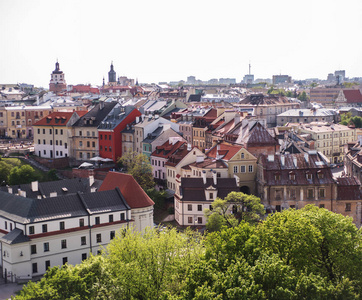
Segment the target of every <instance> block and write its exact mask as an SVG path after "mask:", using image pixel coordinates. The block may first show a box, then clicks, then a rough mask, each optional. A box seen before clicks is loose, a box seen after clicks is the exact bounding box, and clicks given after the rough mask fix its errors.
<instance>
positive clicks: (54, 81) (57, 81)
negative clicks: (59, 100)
mask: <svg viewBox="0 0 362 300" xmlns="http://www.w3.org/2000/svg"><path fill="white" fill-rule="evenodd" d="M50 76H51V77H50V83H49V91H50V92H54V93H60V92H63V91H65V90H66V89H67V84H66V82H65V77H64V73H63V71H60V69H59V63H58V61H57V62H56V63H55V70H54V71H53V72H52V73H51V74H50Z"/></svg>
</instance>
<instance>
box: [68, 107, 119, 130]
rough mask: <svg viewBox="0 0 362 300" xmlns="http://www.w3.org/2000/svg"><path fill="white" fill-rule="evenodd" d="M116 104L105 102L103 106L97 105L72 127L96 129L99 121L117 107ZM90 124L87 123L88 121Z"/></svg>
mask: <svg viewBox="0 0 362 300" xmlns="http://www.w3.org/2000/svg"><path fill="white" fill-rule="evenodd" d="M117 103H118V102H116V101H112V102H105V103H103V104H101V103H98V104H97V105H96V106H95V107H94V108H92V109H91V110H90V111H89V112H88V113H86V114H85V115H84V116H82V117H81V118H80V119H79V120H78V121H77V122H75V123H74V125H73V126H74V127H97V126H98V125H99V124H100V123H101V121H103V120H104V118H105V117H107V115H108V114H109V113H110V111H111V110H112V109H113V108H114V107H115V106H116V105H117ZM90 120H91V121H92V122H89V121H90Z"/></svg>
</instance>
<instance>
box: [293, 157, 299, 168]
mask: <svg viewBox="0 0 362 300" xmlns="http://www.w3.org/2000/svg"><path fill="white" fill-rule="evenodd" d="M293 164H294V167H298V164H297V158H296V157H293Z"/></svg>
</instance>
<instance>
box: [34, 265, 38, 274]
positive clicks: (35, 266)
mask: <svg viewBox="0 0 362 300" xmlns="http://www.w3.org/2000/svg"><path fill="white" fill-rule="evenodd" d="M33 273H38V264H37V263H33Z"/></svg>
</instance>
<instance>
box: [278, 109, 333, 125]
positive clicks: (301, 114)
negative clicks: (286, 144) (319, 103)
mask: <svg viewBox="0 0 362 300" xmlns="http://www.w3.org/2000/svg"><path fill="white" fill-rule="evenodd" d="M338 121H339V116H338V113H337V112H336V111H335V110H330V109H325V108H319V109H290V110H287V111H286V112H283V113H281V114H279V115H277V126H284V125H285V124H286V123H288V122H289V123H311V122H330V123H337V122H338Z"/></svg>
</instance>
